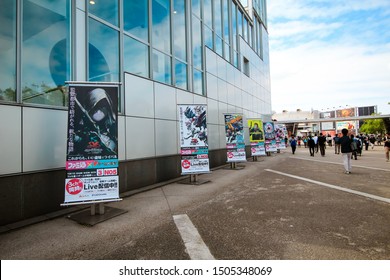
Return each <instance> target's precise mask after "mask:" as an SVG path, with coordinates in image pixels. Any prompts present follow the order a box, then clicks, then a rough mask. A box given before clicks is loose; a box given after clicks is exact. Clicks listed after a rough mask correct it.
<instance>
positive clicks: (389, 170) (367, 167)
mask: <svg viewBox="0 0 390 280" xmlns="http://www.w3.org/2000/svg"><path fill="white" fill-rule="evenodd" d="M290 158H295V159H301V160H309V161H315V162H323V163H331V164H338V165H343V164H342V163H340V162H333V161H323V160H318V159H310V158H302V157H293V156H290ZM351 162H353V161H352V160H351ZM352 167H360V168H366V169H373V170H380V171H387V172H390V169H383V168H377V167H369V166H362V165H355V164H352Z"/></svg>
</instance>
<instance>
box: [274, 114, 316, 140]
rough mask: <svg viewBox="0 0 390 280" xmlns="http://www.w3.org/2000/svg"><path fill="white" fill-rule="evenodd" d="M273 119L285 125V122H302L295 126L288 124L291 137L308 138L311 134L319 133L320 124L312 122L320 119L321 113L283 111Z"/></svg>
mask: <svg viewBox="0 0 390 280" xmlns="http://www.w3.org/2000/svg"><path fill="white" fill-rule="evenodd" d="M272 119H274V120H276V121H278V122H281V123H283V121H292V120H302V121H300V122H297V123H294V124H286V128H287V131H288V133H289V135H291V134H294V135H296V136H306V135H308V134H309V133H317V132H319V129H320V127H319V123H318V122H311V120H314V119H319V111H317V110H314V111H313V110H312V111H302V110H301V109H297V110H296V111H287V110H283V112H282V113H276V114H273V115H272Z"/></svg>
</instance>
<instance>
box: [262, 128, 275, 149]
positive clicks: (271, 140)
mask: <svg viewBox="0 0 390 280" xmlns="http://www.w3.org/2000/svg"><path fill="white" fill-rule="evenodd" d="M263 127H264V135H265V136H264V138H265V139H264V142H265V143H264V145H265V151H266V152H277V151H278V149H277V147H276V139H275V127H274V123H273V122H265V123H264V126H263Z"/></svg>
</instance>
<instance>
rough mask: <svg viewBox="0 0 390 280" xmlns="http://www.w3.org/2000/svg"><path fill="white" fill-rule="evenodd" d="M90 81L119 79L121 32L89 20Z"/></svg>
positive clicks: (113, 80)
mask: <svg viewBox="0 0 390 280" xmlns="http://www.w3.org/2000/svg"><path fill="white" fill-rule="evenodd" d="M88 45H89V50H88V58H89V65H88V66H89V68H88V70H89V75H88V76H89V81H94V82H96V81H100V82H118V81H119V32H118V31H116V30H115V29H112V28H110V27H108V26H107V25H105V24H103V23H100V22H98V21H96V20H94V19H92V18H90V20H89V44H88Z"/></svg>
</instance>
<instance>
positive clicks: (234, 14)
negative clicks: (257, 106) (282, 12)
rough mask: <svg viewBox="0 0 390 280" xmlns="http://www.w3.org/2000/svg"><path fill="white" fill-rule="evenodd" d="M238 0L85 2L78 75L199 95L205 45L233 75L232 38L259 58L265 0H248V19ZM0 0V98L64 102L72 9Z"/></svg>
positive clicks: (64, 0) (56, 3)
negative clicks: (132, 79)
mask: <svg viewBox="0 0 390 280" xmlns="http://www.w3.org/2000/svg"><path fill="white" fill-rule="evenodd" d="M80 1H81V0H80ZM238 2H239V1H236V0H138V1H133V0H112V1H87V0H85V11H84V15H85V16H86V17H87V18H86V23H87V24H86V26H85V32H86V33H85V34H84V33H83V32H84V31H80V35H78V36H85V38H86V46H85V50H86V53H85V65H86V71H85V72H86V73H85V74H83V75H85V77H86V80H88V81H104V82H123V72H127V73H131V74H134V75H137V76H141V77H144V78H148V79H152V80H155V81H158V82H162V83H164V84H168V85H172V86H175V87H178V88H181V89H185V90H189V91H192V92H194V93H197V94H201V95H207V92H206V90H205V89H206V86H205V67H206V66H205V61H204V60H205V47H208V48H210V49H211V50H213V51H214V52H215V53H217V54H218V55H219V56H220V57H222V58H223V59H225V60H226V61H227V62H228V63H230V64H231V65H233V66H234V67H236V68H238V69H239V70H240V71H241V72H245V71H244V69H243V65H242V64H243V62H242V61H241V60H242V57H243V55H242V54H241V51H240V46H239V42H240V38H242V39H244V40H245V41H246V42H247V43H248V45H249V46H250V47H251V48H252V49H253V51H254V52H255V53H256V54H257V55H258V56H259V57H260V58H261V59H263V35H262V32H263V29H264V27H265V26H266V25H265V24H266V1H265V0H254V1H253V2H252V3H253V8H254V10H255V12H254V13H253V17H252V19H249V14H247V12H246V11H244V10H243V9H242V6H241V5H242V3H241V4H239V3H238ZM0 3H1V5H2V8H1V10H0V23H1V24H0V43H1V44H0V59H1V61H2V63H3V66H2V67H1V69H0V76H1V86H0V102H20V103H29V104H41V105H49V106H50V105H54V106H67V93H66V92H65V91H64V85H65V81H70V80H73V79H76V77H75V76H72V73H73V71H72V69H73V68H72V67H75V64H76V61H73V60H74V59H75V58H76V56H74V55H72V53H74V52H75V50H72V49H71V42H72V40H71V38H72V39H74V40H76V34H72V32H71V31H72V29H71V25H72V24H73V25H74V26H75V28H77V26H78V25H80V24H82V23H83V21H81V22H79V21H78V22H76V16H75V15H76V12H77V11H78V10H79V9H80V7H72V5H71V3H74V1H71V0H17V1H12V0H0ZM81 7H83V6H81ZM17 23H20V24H17ZM73 30H75V29H73ZM77 31H78V30H77ZM75 33H78V32H75ZM77 40H79V38H77ZM18 46H20V51H19V52H18V51H17V49H18ZM72 46H74V45H72ZM78 51H79V50H78ZM77 57H80V56H77ZM240 61H241V62H240ZM77 63H78V64H80V63H82V62H80V61H77ZM18 69H20V70H19V71H18ZM120 107H121V106H120ZM121 108H122V107H121Z"/></svg>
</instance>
